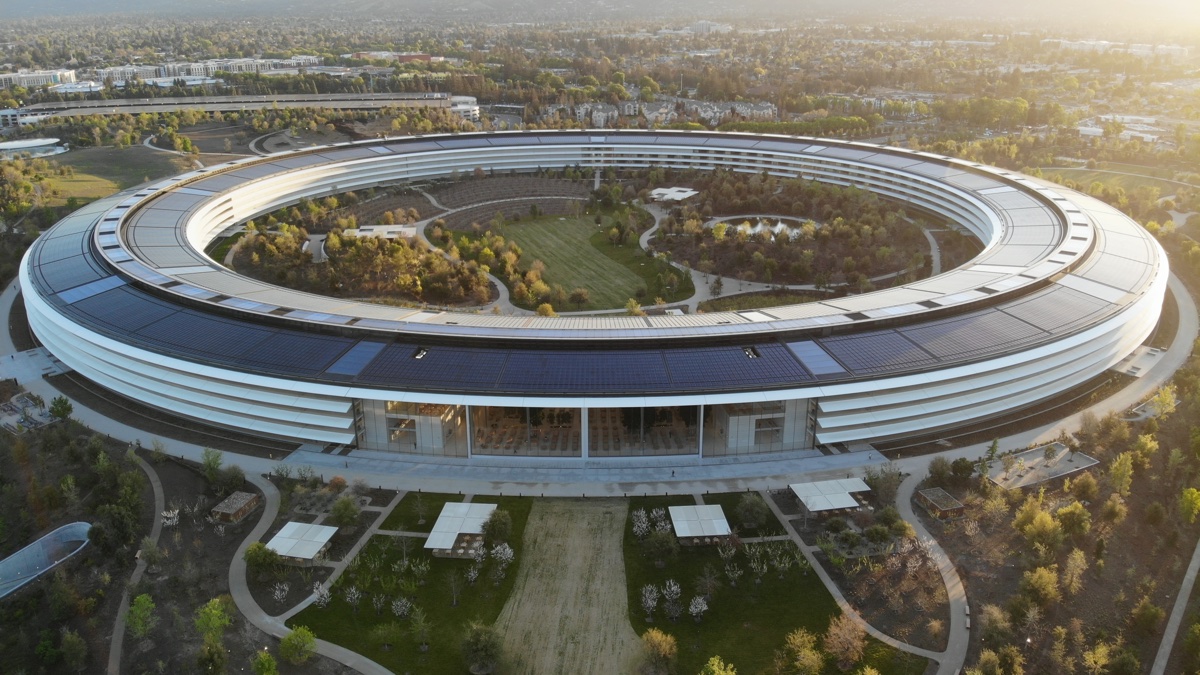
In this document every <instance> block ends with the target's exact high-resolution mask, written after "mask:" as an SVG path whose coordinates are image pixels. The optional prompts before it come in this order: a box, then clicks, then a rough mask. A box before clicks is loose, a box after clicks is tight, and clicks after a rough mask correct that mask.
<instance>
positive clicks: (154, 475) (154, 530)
mask: <svg viewBox="0 0 1200 675" xmlns="http://www.w3.org/2000/svg"><path fill="white" fill-rule="evenodd" d="M137 463H138V466H140V467H142V471H144V472H145V473H146V478H149V479H150V487H151V489H153V490H154V525H152V526H151V527H150V540H151V541H153V542H154V545H155V546H158V537H159V535H160V534H162V512H163V511H166V510H167V500H166V496H165V495H164V494H163V487H162V481H160V480H159V479H158V472H157V471H155V470H154V469H153V467H151V466H150V465H149V464H147V463H146V460H144V459H142V458H141V457H137ZM139 544H140V542H139ZM145 572H146V561H145V560H141V559H139V560H138V561H137V565H136V566H135V567H134V568H133V574H131V575H129V584H128V585H127V586H125V592H124V594H123V595H122V597H121V605H120V607H118V608H117V618H116V621H114V622H113V632H112V641H111V642H110V643H109V647H108V675H120V674H121V653H122V652H123V651H124V648H125V618H126V617H127V616H128V615H129V601H130V597H129V594H130V592H131V591H132V589H133V587H134V586H136V585H137V583H138V582H139V581H141V580H142V575H143V574H145Z"/></svg>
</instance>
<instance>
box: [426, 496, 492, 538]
mask: <svg viewBox="0 0 1200 675" xmlns="http://www.w3.org/2000/svg"><path fill="white" fill-rule="evenodd" d="M495 510H496V505H495V504H463V503H461V502H447V503H446V505H445V506H443V507H442V513H441V514H440V515H439V516H438V519H437V522H436V523H434V524H433V530H432V531H430V533H429V538H428V539H426V540H425V548H432V549H451V548H454V542H455V541H457V540H458V535H460V534H483V524H484V523H486V522H487V519H488V518H489V517H491V515H492V511H495Z"/></svg>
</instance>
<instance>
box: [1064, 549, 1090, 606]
mask: <svg viewBox="0 0 1200 675" xmlns="http://www.w3.org/2000/svg"><path fill="white" fill-rule="evenodd" d="M1087 568H1088V561H1087V554H1085V553H1084V552H1083V551H1081V550H1079V549H1074V550H1073V551H1071V553H1070V554H1069V555H1068V556H1067V563H1066V565H1065V566H1064V567H1063V573H1062V586H1063V588H1064V589H1065V590H1066V591H1067V594H1068V595H1075V594H1076V593H1078V592H1079V590H1080V589H1081V588H1083V573H1084V572H1087Z"/></svg>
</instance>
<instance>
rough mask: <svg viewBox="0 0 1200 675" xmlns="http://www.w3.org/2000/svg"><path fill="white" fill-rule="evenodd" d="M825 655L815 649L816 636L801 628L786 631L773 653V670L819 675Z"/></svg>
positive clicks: (790, 673) (788, 673) (788, 674)
mask: <svg viewBox="0 0 1200 675" xmlns="http://www.w3.org/2000/svg"><path fill="white" fill-rule="evenodd" d="M824 668H825V656H824V655H823V654H822V653H821V650H819V649H817V636H815V635H813V634H812V633H810V632H808V631H807V630H805V629H803V628H797V629H796V630H794V631H792V632H790V633H788V635H787V638H785V639H784V643H783V648H782V649H780V650H779V651H778V652H776V653H775V672H776V673H780V675H783V674H785V673H786V675H820V673H821V671H822V670H823V669H824Z"/></svg>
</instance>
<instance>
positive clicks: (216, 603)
mask: <svg viewBox="0 0 1200 675" xmlns="http://www.w3.org/2000/svg"><path fill="white" fill-rule="evenodd" d="M228 597H229V596H222V597H220V598H213V599H212V600H209V601H208V602H206V603H204V604H203V605H201V606H200V607H199V609H197V610H196V618H195V622H194V623H195V624H196V630H197V631H199V633H200V636H201V637H202V638H204V639H205V640H210V639H211V640H214V641H216V642H220V640H221V638H222V636H224V634H225V629H226V628H228V627H229V624H230V623H232V622H233V619H232V618H230V616H229V609H228V608H227V607H226V598H228Z"/></svg>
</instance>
